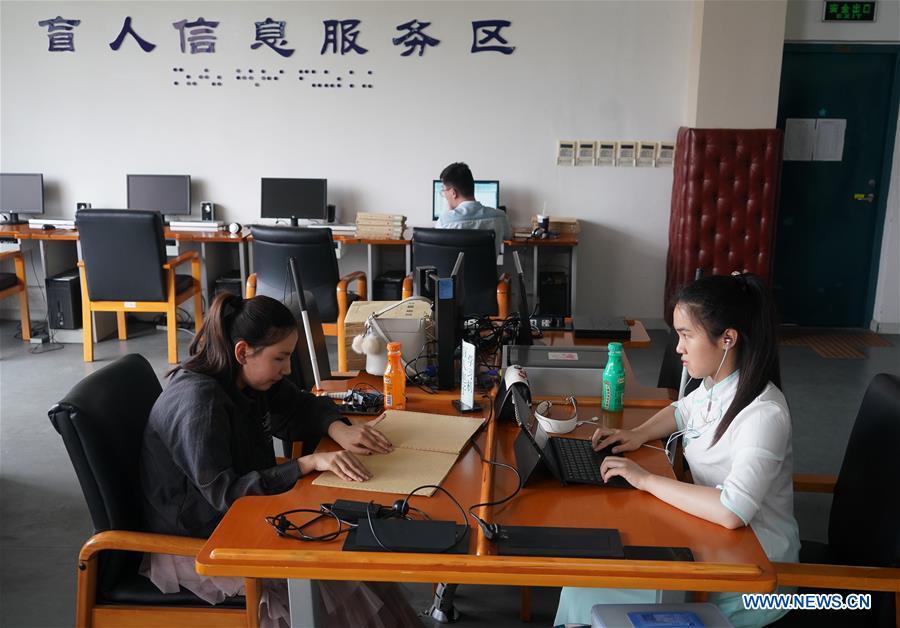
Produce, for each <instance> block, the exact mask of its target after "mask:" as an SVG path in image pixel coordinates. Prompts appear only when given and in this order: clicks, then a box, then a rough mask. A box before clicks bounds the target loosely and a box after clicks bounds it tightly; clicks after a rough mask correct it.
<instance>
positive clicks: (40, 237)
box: [0, 224, 250, 342]
mask: <svg viewBox="0 0 900 628" xmlns="http://www.w3.org/2000/svg"><path fill="white" fill-rule="evenodd" d="M249 235H250V229H248V228H243V229H242V230H241V231H240V232H239V233H229V232H228V231H222V230H219V231H179V230H173V229H170V228H169V227H168V226H167V227H165V230H164V232H163V236H164V237H165V239H166V240H175V241H176V242H190V243H194V244H199V245H200V259H201V261H202V264H201V281H200V284H201V289H202V294H203V298H204V299H205V301H206V303H209V302H210V301H209V297H210V285H211V279H210V278H211V277H217V276H218V275H219V274H221V273H223V272H225V271H226V270H228V268H224V267H223V265H221V264H216V263H215V261H214V260H213V257H214V256H211V255H208V251H207V248H206V247H207V244H232V245H237V247H238V260H239V269H240V275H241V286H244V285H245V284H246V283H247V274H248V273H247V244H246V241H247V236H249ZM2 238H8V239H15V240H20V241H34V242H37V244H38V251H39V254H40V259H41V268H43V269H44V270H43V272H44V276H45V277H52V276H53V275H56V274H57V273H60V272H64V271H66V270H69V269H71V268H73V267H74V266H75V263H76V262H77V261H78V260H79V259H82V255H81V244H80V242H79V239H78V230H77V229H62V228H56V229H46V230H45V229H35V228H32V227H29V226H28V225H27V224H21V225H7V224H0V239H2ZM46 242H74V243H75V250H74V251H71V250H69V251H56V252H55V254H53V255H48V251H47V250H46V248H45V246H44V244H45V243H46ZM55 336H56V337H57V338H59V339H65V340H66V341H67V342H81V340H80V338H81V332H78V333H77V334H69V335H68V336H66V335H65V334H63V333H62V332H61V331H57V332H56V333H55ZM63 336H65V338H63Z"/></svg>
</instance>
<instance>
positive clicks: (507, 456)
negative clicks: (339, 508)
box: [196, 362, 775, 592]
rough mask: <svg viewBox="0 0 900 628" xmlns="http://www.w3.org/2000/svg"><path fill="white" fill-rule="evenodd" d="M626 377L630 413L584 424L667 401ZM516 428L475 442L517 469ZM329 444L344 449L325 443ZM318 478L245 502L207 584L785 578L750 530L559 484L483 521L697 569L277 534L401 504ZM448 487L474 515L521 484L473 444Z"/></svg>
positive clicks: (651, 502)
mask: <svg viewBox="0 0 900 628" xmlns="http://www.w3.org/2000/svg"><path fill="white" fill-rule="evenodd" d="M626 373H627V380H626V382H627V387H626V393H625V410H624V411H623V412H621V413H606V412H602V411H600V408H599V407H595V408H591V406H592V405H594V406H598V405H599V399H596V398H595V399H592V400H591V399H584V400H580V404H579V405H580V406H581V407H586V408H591V411H589V412H588V413H586V414H585V416H590V415H591V414H596V415H597V416H599V417H600V421H599V422H598V424H599V425H609V426H614V427H634V426H636V425H638V424H639V423H641V422H643V421H644V420H646V419H647V418H648V417H650V416H651V415H652V414H653V413H655V412H656V411H657V410H658V409H659V408H661V407H664V406H665V405H667V404H668V403H669V401H668V399H667V398H666V393H665V392H664V391H658V390H657V389H648V388H645V387H642V386H641V385H640V384H639V383H638V382H636V381H635V380H634V376H633V373H632V372H631V370H630V367H628V365H627V362H626ZM352 381H353V380H351V382H350V383H352ZM360 381H368V382H369V383H375V384H377V383H378V381H377V379H373V378H371V376H368V375H363V376H361V380H360ZM641 395H645V396H644V397H641ZM407 396H408V400H407V407H408V408H409V409H411V410H418V411H423V412H434V413H439V414H457V413H456V412H455V411H454V410H453V408H452V406H451V405H450V401H451V399H453V398H455V397H456V396H457V392H456V391H450V392H441V393H438V394H436V395H428V394H426V393H424V392H422V391H420V390H418V389H417V388H415V387H412V386H410V387H409V388H408V389H407ZM487 414H488V410H487V409H486V410H485V415H487ZM578 429H579V431H578V432H576V435H578V436H583V437H589V436H590V433H591V430H592V429H593V426H582V427H580V428H578ZM517 430H518V428H517V427H515V426H514V425H511V424H506V423H504V424H500V423H499V422H498V421H496V420H493V419H492V420H491V421H489V422H488V425H487V427H486V429H483V430H482V431H481V432H479V433H478V434H477V435H476V437H475V441H476V442H477V443H478V445H479V448H480V449H481V450H482V451H483V452H484V454H485V456H486V457H487V458H488V459H496V460H500V461H504V462H512V461H513V460H514V454H513V449H512V447H513V445H512V443H513V441H514V439H515V436H516V434H517ZM656 444H657V445H661V443H659V442H657V443H656ZM320 446H321V447H324V448H332V449H333V448H334V447H336V445H335V444H334V443H332V442H330V441H328V440H327V439H326V441H323V443H322V445H320ZM628 456H629V457H633V458H634V459H635V460H636V461H638V462H639V463H640V464H642V465H643V466H645V468H647V469H648V470H650V471H652V472H654V473H659V474H661V475H664V476H667V477H674V475H673V473H672V468H671V466H670V465H669V464H668V461H667V460H666V458H665V454H663V453H662V452H661V451H659V450H655V449H650V448H642V449H640V450H638V451H636V452H632V453H629V454H628ZM363 462H365V459H363ZM313 479H314V477H313V476H307V477H304V478H301V479H300V481H299V482H298V483H297V485H296V486H295V487H294V488H293V489H291V490H290V491H288V492H286V493H282V494H280V495H271V496H259V497H257V496H254V497H244V498H241V499H239V500H237V501H236V502H235V503H234V505H233V506H232V507H231V509H229V511H228V513H227V514H226V515H225V517H224V518H223V520H222V521H221V523H220V524H219V526H218V527H217V528H216V530H215V531H214V532H213V534H212V536H210V537H209V539H208V540H207V542H206V544H205V545H204V547H203V549H202V550H201V551H200V553H199V554H198V555H197V562H196V568H197V571H198V572H199V573H201V574H204V575H220V576H245V577H266V578H297V579H322V580H370V581H392V582H432V583H434V582H452V583H459V584H495V585H534V586H592V587H619V588H622V587H625V588H638V589H667V590H681V591H746V592H769V591H772V590H773V589H774V588H775V571H774V569H773V567H772V565H771V563H770V562H769V560H768V559H767V557H766V555H765V553H764V552H763V550H762V547H761V546H760V544H759V542H758V541H757V539H756V537H755V535H754V534H753V531H752V530H751V529H750V528H749V527H745V528H741V529H738V530H728V529H725V528H723V527H720V526H717V525H715V524H713V523H709V522H706V521H704V520H702V519H699V518H697V517H694V516H692V515H689V514H686V513H684V512H682V511H680V510H678V509H676V508H674V507H672V506H669V505H668V504H665V503H664V502H662V501H660V500H658V499H656V498H655V497H653V496H652V495H650V494H648V493H643V492H639V491H635V490H630V489H614V488H600V487H591V486H565V487H563V486H560V485H559V483H558V481H556V480H553V479H549V478H548V479H541V480H538V481H536V482H535V483H534V484H529V485H528V486H527V487H525V488H523V489H522V491H521V492H520V494H519V495H518V496H517V497H516V498H515V499H513V500H512V501H510V502H508V503H507V504H504V505H503V506H501V507H496V508H486V507H482V508H481V512H480V513H479V514H480V516H482V517H484V518H486V519H487V520H488V521H492V522H498V523H500V524H504V523H505V524H510V525H512V524H515V525H522V524H524V525H539V526H558V527H594V528H599V527H605V528H616V529H618V530H619V531H620V532H621V534H622V541H623V543H624V544H626V545H662V546H672V547H689V548H690V549H691V550H692V551H693V554H694V557H695V559H696V561H695V562H669V561H647V560H595V559H575V558H535V557H517V556H499V555H497V554H496V551H495V548H494V546H493V545H492V544H491V543H490V542H489V541H487V539H486V538H485V537H484V534H483V533H482V531H481V530H480V529H479V528H478V526H476V525H474V524H472V522H469V523H470V525H471V527H470V534H469V539H468V541H467V542H468V551H467V553H466V554H453V555H450V554H412V553H387V552H385V553H381V552H343V551H341V547H342V545H343V542H344V539H343V536H342V537H341V538H340V539H339V540H335V541H329V542H315V543H302V542H298V541H296V540H292V539H286V538H281V537H279V536H278V535H277V534H275V532H274V530H272V529H271V528H270V527H269V525H268V524H266V523H265V521H264V517H265V516H267V515H273V514H276V513H279V512H282V511H285V510H289V509H293V508H314V509H317V508H318V506H319V504H320V503H323V502H332V501H334V499H335V498H336V497H341V498H345V499H352V500H358V501H370V500H374V501H375V502H378V503H382V504H390V503H392V502H393V501H394V500H396V499H398V497H399V496H398V495H394V494H384V493H372V492H367V491H356V490H334V489H328V488H325V487H319V486H314V485H313V484H312V481H313ZM442 486H444V487H445V488H446V489H447V490H448V491H450V492H451V493H452V494H453V495H454V496H455V497H456V498H457V499H458V500H459V501H460V503H461V504H462V505H463V507H464V508H465V507H468V506H469V505H472V504H476V503H479V502H482V501H490V500H491V498H494V499H497V498H501V497H503V496H505V495H508V494H510V493H511V492H512V491H513V489H514V487H515V476H514V474H512V473H510V472H509V471H508V470H506V469H502V468H499V469H495V468H494V466H493V465H489V464H486V463H483V462H482V459H481V457H480V456H479V454H478V452H477V451H476V450H475V448H474V447H472V446H468V447H466V448H465V449H464V450H463V453H462V454H461V455H460V458H459V460H458V461H457V463H456V464H455V465H454V466H453V468H452V469H451V471H450V472H449V474H448V475H447V477H446V478H445V480H444V481H443V483H442ZM412 503H413V505H415V506H416V507H417V508H420V509H423V510H425V511H426V512H427V513H428V514H429V515H430V516H431V517H432V518H434V519H443V520H458V519H459V518H460V516H459V512H458V510H457V508H456V507H455V506H454V505H453V504H452V502H451V501H450V500H449V499H447V498H446V497H445V496H443V495H442V494H441V493H435V495H434V496H433V497H430V498H424V497H414V498H413V500H412ZM298 521H299V520H298ZM324 526H327V524H323V528H324ZM323 531H324V529H323Z"/></svg>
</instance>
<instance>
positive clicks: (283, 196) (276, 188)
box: [260, 178, 328, 227]
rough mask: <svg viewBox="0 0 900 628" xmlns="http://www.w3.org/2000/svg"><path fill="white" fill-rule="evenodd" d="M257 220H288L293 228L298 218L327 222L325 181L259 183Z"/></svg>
mask: <svg viewBox="0 0 900 628" xmlns="http://www.w3.org/2000/svg"><path fill="white" fill-rule="evenodd" d="M260 189H261V197H260V216H262V217H263V218H289V219H290V221H291V226H293V227H296V226H297V224H298V222H297V220H298V219H300V218H303V219H308V220H323V221H324V220H326V219H327V218H328V203H327V198H328V180H327V179H273V178H263V179H261V180H260Z"/></svg>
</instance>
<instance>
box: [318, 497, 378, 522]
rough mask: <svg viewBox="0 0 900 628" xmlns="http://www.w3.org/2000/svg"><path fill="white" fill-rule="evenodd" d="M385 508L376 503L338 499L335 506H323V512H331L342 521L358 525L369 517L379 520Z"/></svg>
mask: <svg viewBox="0 0 900 628" xmlns="http://www.w3.org/2000/svg"><path fill="white" fill-rule="evenodd" d="M382 508H383V506H381V504H376V503H375V502H357V501H353V500H350V499H336V500H335V501H334V503H333V504H322V511H323V512H331V513H333V514H334V516H336V517H337V518H338V519H340V520H341V521H346V522H347V523H357V522H358V521H359V520H363V521H365V520H366V519H367V518H368V517H370V516H371V517H372V518H373V519H375V518H377V517H378V515H379V513H380V512H381V510H382Z"/></svg>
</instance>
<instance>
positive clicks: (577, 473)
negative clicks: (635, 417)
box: [510, 387, 632, 488]
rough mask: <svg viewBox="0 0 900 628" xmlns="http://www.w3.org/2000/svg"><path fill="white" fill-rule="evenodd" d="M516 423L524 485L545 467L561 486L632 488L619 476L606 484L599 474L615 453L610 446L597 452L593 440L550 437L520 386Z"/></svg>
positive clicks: (516, 393) (516, 397)
mask: <svg viewBox="0 0 900 628" xmlns="http://www.w3.org/2000/svg"><path fill="white" fill-rule="evenodd" d="M510 395H511V396H512V400H513V408H514V412H515V416H516V422H517V423H518V424H519V427H520V428H521V429H520V430H519V435H518V436H517V437H516V440H515V443H513V447H514V449H515V453H516V467H517V469H518V471H519V475H520V477H521V479H522V485H523V486H524V485H525V484H526V483H527V481H528V479H529V478H530V477H531V476H532V475H533V474H534V473H535V471H536V470H537V469H538V468H539V467H541V466H542V465H543V467H544V468H546V469H547V470H548V471H549V472H550V473H551V474H552V475H553V477H555V478H556V479H558V480H559V481H560V483H561V484H562V485H563V486H565V485H567V484H591V485H593V486H604V487H615V488H632V486H631V484H629V483H628V481H627V480H625V479H624V478H621V477H619V476H615V477H612V478H610V480H609V481H608V482H604V481H603V478H602V477H601V475H600V464H601V463H602V462H603V459H604V458H606V457H607V456H610V455H615V454H613V453H612V448H611V447H607V448H606V449H602V450H600V451H594V449H593V447H591V441H589V440H584V439H580V438H563V437H558V436H557V437H553V438H551V437H550V436H549V435H548V434H547V432H545V431H544V429H543V428H542V427H541V425H540V423H538V421H537V418H536V417H535V416H534V412H532V410H531V406H530V405H529V403H528V401H527V400H526V398H525V394H524V393H523V392H522V391H521V389H520V388H519V387H515V388H513V389H512V390H511V392H510Z"/></svg>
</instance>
